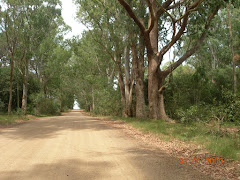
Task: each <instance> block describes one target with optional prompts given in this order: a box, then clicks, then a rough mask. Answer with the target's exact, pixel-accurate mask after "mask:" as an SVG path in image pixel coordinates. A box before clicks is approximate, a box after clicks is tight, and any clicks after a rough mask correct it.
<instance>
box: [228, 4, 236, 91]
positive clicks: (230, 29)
mask: <svg viewBox="0 0 240 180" xmlns="http://www.w3.org/2000/svg"><path fill="white" fill-rule="evenodd" d="M227 12H228V23H229V33H230V40H231V51H232V63H233V92H234V93H236V92H237V75H236V65H235V61H234V47H233V34H232V22H231V17H230V9H229V4H227Z"/></svg>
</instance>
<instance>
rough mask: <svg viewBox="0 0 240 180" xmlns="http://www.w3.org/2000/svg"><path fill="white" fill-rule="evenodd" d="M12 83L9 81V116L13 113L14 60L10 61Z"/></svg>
mask: <svg viewBox="0 0 240 180" xmlns="http://www.w3.org/2000/svg"><path fill="white" fill-rule="evenodd" d="M10 66H11V70H10V81H9V102H8V114H11V112H12V87H13V66H14V63H13V58H12V59H11V60H10Z"/></svg>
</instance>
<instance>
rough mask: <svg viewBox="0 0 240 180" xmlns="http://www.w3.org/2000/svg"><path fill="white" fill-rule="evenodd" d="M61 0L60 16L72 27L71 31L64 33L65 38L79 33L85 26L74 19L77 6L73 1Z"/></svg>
mask: <svg viewBox="0 0 240 180" xmlns="http://www.w3.org/2000/svg"><path fill="white" fill-rule="evenodd" d="M61 1H62V17H63V19H64V21H65V23H66V24H67V25H69V26H71V28H72V32H71V31H70V32H69V33H68V34H66V36H65V38H71V37H72V36H74V35H81V33H82V32H83V30H85V29H86V27H85V26H84V25H83V24H81V23H80V22H78V21H77V20H76V18H75V17H76V12H77V7H76V5H75V4H74V3H73V1H72V0H61Z"/></svg>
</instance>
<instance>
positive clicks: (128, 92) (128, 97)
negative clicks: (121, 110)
mask: <svg viewBox="0 0 240 180" xmlns="http://www.w3.org/2000/svg"><path fill="white" fill-rule="evenodd" d="M124 51H125V52H124V55H125V57H124V59H125V101H126V104H125V111H126V112H125V114H126V116H128V117H131V116H133V110H132V93H133V83H134V80H133V71H132V72H131V73H132V74H130V56H129V51H130V49H129V46H126V47H125V50H124Z"/></svg>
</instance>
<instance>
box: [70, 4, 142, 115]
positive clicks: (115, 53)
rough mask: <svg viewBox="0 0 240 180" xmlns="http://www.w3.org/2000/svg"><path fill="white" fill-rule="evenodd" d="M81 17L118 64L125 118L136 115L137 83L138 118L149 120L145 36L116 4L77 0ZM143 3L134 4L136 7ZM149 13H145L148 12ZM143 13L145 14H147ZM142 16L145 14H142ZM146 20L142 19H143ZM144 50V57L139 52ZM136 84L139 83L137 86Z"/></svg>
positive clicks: (94, 37)
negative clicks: (146, 96)
mask: <svg viewBox="0 0 240 180" xmlns="http://www.w3.org/2000/svg"><path fill="white" fill-rule="evenodd" d="M75 2H76V4H78V5H79V12H78V17H79V18H80V20H81V22H82V23H84V24H85V25H86V26H88V27H89V29H93V31H90V32H91V33H92V38H93V39H94V40H95V41H96V42H97V43H98V44H99V45H101V46H102V49H103V50H104V51H105V52H106V53H107V54H108V55H109V58H110V59H111V60H112V62H113V63H114V64H115V68H114V69H116V71H117V73H118V84H119V88H120V94H121V104H122V115H123V116H132V115H133V90H134V85H135V83H136V116H137V117H144V116H145V100H144V83H143V81H144V50H145V46H144V44H143V41H141V40H139V39H141V38H142V35H140V33H139V34H137V35H136V34H134V32H136V31H139V30H138V29H137V28H136V26H135V25H134V24H132V25H130V26H129V24H130V23H129V19H128V18H126V17H125V15H124V14H125V13H124V11H122V10H121V9H120V5H119V4H118V3H116V2H115V1H104V0H98V1H91V2H89V1H85V0H77V1H75ZM135 3H139V2H133V4H135ZM144 10H145V9H144ZM144 10H143V14H144V13H145V11H144ZM139 14H141V13H139ZM141 16H142V15H141ZM138 48H139V49H140V52H141V53H140V54H139V53H138V52H137V49H138ZM135 81H136V82H135Z"/></svg>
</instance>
